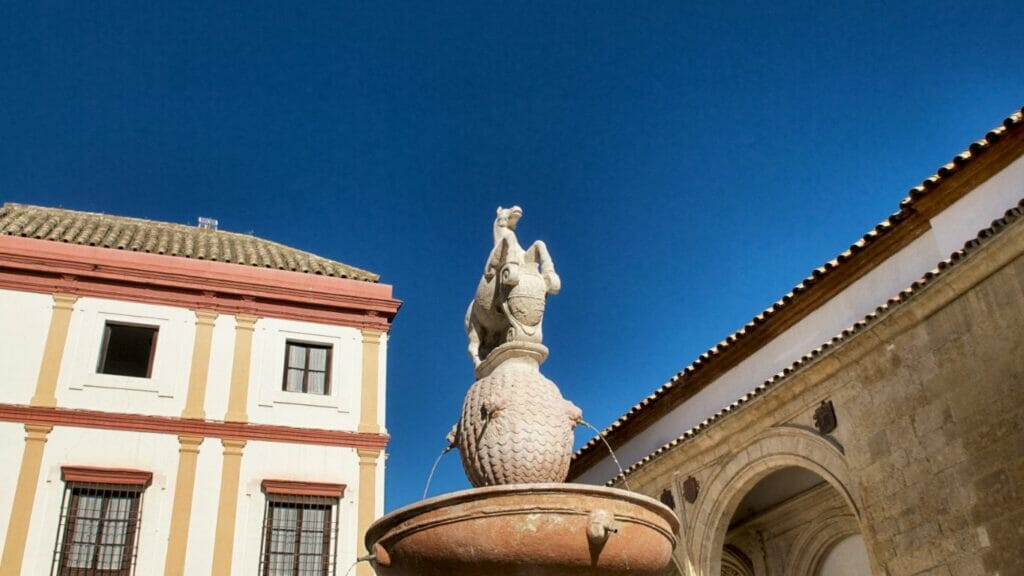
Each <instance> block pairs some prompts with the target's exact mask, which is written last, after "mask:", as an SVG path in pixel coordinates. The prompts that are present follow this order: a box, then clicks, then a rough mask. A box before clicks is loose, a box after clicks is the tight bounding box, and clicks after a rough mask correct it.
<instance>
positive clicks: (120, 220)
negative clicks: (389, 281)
mask: <svg viewBox="0 0 1024 576" xmlns="http://www.w3.org/2000/svg"><path fill="white" fill-rule="evenodd" d="M0 235H5V236H22V237H25V238H35V239H37V240H49V241H53V242H65V243H68V244H81V245H84V246H97V247H100V248H110V249H113V250H129V251H132V252H147V253H151V254H164V255H167V256H176V257H180V258H195V259H197V260H213V261H216V262H226V263H229V264H239V265H245V266H256V267H261V268H276V269H278V270H287V271H290V272H300V273H304V274H317V275H323V276H334V277H337V278H349V279H352V280H362V281H366V282H376V281H377V280H378V279H379V278H380V277H379V276H378V275H377V274H374V273H373V272H368V271H366V270H361V269H359V268H356V267H354V266H349V265H347V264H343V263H341V262H335V261H333V260H328V259H326V258H321V257H320V256H317V255H315V254H310V253H309V252H303V251H301V250H296V249H295V248H289V247H288V246H284V245H282V244H278V243H276V242H271V241H269V240H264V239H262V238H257V237H255V236H250V235H248V234H236V233H234V232H225V231H223V230H209V229H204V228H198V227H195V226H186V225H183V224H171V223H168V222H155V221H152V220H144V219H141V218H128V217H125V216H111V215H108V214H97V213H94V212H78V211H74V210H64V209H62V208H45V207H41V206H29V205H26V204H14V203H10V202H8V203H6V204H4V205H3V206H2V207H0Z"/></svg>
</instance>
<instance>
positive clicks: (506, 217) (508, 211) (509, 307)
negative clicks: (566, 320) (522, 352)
mask: <svg viewBox="0 0 1024 576" xmlns="http://www.w3.org/2000/svg"><path fill="white" fill-rule="evenodd" d="M522 216H523V210H522V208H520V207H518V206H513V207H511V208H500V207H499V208H498V213H497V217H496V218H495V219H494V247H493V248H492V249H491V254H490V255H489V256H488V257H487V264H486V265H485V266H484V274H483V276H482V277H481V278H480V284H479V285H478V286H477V289H476V296H475V297H474V298H473V301H472V302H470V304H469V309H468V310H466V334H467V336H468V337H469V355H470V356H471V357H472V358H473V365H474V366H479V365H480V362H482V361H483V360H484V359H485V358H487V355H488V354H490V353H491V351H492V350H494V349H495V348H497V347H498V346H501V345H502V344H506V343H508V342H514V341H519V342H533V343H537V344H540V343H541V341H542V339H543V332H542V330H541V323H542V320H543V318H544V303H545V299H546V297H547V295H548V294H557V293H558V291H559V289H560V288H561V285H562V281H561V280H560V279H559V278H558V274H556V273H555V265H554V262H552V260H551V255H550V254H548V249H547V246H545V245H544V242H541V241H540V240H538V241H536V242H534V243H533V244H531V245H530V247H529V248H527V249H526V250H523V247H522V246H520V245H519V240H518V239H517V238H516V233H515V230H516V225H517V224H518V223H519V219H520V218H522Z"/></svg>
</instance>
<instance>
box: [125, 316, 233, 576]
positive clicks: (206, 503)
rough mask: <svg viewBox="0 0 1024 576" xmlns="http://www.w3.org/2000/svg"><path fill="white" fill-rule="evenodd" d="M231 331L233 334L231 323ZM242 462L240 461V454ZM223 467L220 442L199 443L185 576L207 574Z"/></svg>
mask: <svg viewBox="0 0 1024 576" xmlns="http://www.w3.org/2000/svg"><path fill="white" fill-rule="evenodd" d="M231 329H232V330H234V322H233V321H232V324H231ZM242 458H243V461H244V458H245V454H244V453H243V455H242ZM223 464H224V448H223V446H222V445H221V443H220V440H218V439H217V438H207V439H205V440H203V443H202V444H200V445H199V456H198V457H197V459H196V483H195V488H194V490H193V492H192V517H191V519H190V521H189V528H188V548H187V549H186V550H185V574H209V573H210V567H211V566H212V565H213V545H214V543H215V542H216V538H215V535H216V531H217V505H218V501H219V500H220V478H221V472H222V470H223ZM175 474H177V468H175ZM137 574H139V575H141V574H142V572H138V571H137Z"/></svg>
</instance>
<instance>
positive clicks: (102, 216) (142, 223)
mask: <svg viewBox="0 0 1024 576" xmlns="http://www.w3.org/2000/svg"><path fill="white" fill-rule="evenodd" d="M19 210H27V211H39V212H40V213H45V214H48V215H51V216H56V215H58V214H66V215H68V217H80V218H91V219H95V220H97V221H104V220H106V221H110V222H114V223H120V224H122V225H127V226H138V227H151V228H165V229H170V230H173V231H175V232H178V233H182V234H186V233H187V234H211V235H216V236H217V237H218V238H223V239H234V240H237V241H240V242H246V241H251V242H254V243H258V244H259V245H260V246H261V247H262V248H277V249H280V250H282V251H283V252H287V253H291V254H294V255H299V256H302V257H304V258H306V259H308V260H309V261H310V263H311V264H312V268H311V269H310V270H308V271H306V270H301V269H293V268H289V267H274V266H270V268H272V269H279V270H284V271H288V272H296V273H300V274H306V273H309V274H321V273H322V271H321V272H318V271H317V270H316V269H313V268H317V269H321V268H322V266H320V263H328V264H329V265H330V266H334V267H337V268H338V269H340V270H341V272H340V273H336V274H335V273H327V274H325V275H327V276H333V277H337V278H348V279H351V280H359V281H363V282H378V281H379V280H380V275H379V274H376V273H374V272H370V271H369V270H364V269H362V268H358V267H355V266H351V265H349V264H345V263H344V262H338V261H336V260H331V259H329V258H324V257H322V256H319V255H317V254H313V253H311V252H307V251H305V250H300V249H298V248H295V247H292V246H288V245H286V244H281V243H280V242H275V241H273V240H267V239H265V238H262V237H259V236H254V235H252V234H244V233H240V232H230V231H227V230H208V229H202V228H198V227H194V226H190V225H188V224H179V223H175V222H164V221H160V220H150V219H147V218H138V217H134V216H118V215H114V214H106V213H103V212H90V211H85V210H71V209H67V208H54V207H48V206H37V205H34V204H24V203H20V202H5V203H3V204H2V205H0V217H5V216H7V215H8V214H10V213H12V212H15V211H19ZM0 235H4V236H19V237H23V238H32V239H36V240H43V241H50V242H53V241H58V240H52V239H48V238H44V237H41V236H39V235H37V234H33V233H24V232H20V231H19V232H13V233H12V232H10V231H3V232H0ZM60 242H65V241H64V240H60ZM83 245H84V244H83ZM98 247H100V248H105V249H113V247H111V246H98ZM127 249H128V250H129V251H132V252H140V253H144V254H161V253H160V252H153V251H150V250H143V249H135V248H127ZM173 257H176V258H188V259H195V260H209V261H212V262H224V263H228V264H236V265H247V266H255V267H261V266H259V265H257V264H249V263H242V262H238V261H234V260H223V259H218V258H205V257H202V256H199V257H196V256H190V255H184V254H181V255H173ZM262 267H267V266H262Z"/></svg>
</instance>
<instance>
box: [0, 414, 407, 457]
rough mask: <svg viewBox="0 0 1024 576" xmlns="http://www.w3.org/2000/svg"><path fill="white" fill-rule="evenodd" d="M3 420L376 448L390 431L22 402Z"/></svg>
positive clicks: (386, 439)
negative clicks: (55, 406)
mask: <svg viewBox="0 0 1024 576" xmlns="http://www.w3.org/2000/svg"><path fill="white" fill-rule="evenodd" d="M0 421H4V422H19V423H23V424H26V425H32V424H35V425H48V426H67V427H72V428H96V429H102V430H120V431H126V432H147V433H151V434H173V435H177V436H194V437H204V438H220V439H222V440H223V439H232V440H246V441H259V442H284V443H289V444H315V445H321V446H336V447H344V448H356V449H374V450H383V449H384V448H385V447H386V446H387V443H388V440H389V438H390V437H389V436H388V435H387V434H366V433H360V432H349V431H344V430H323V429H316V428H299V427H294V426H277V425H271V424H253V423H243V422H220V421H216V420H196V419H192V418H176V417H170V416H147V415H143V414H126V413H120V412H102V411H99V410H73V409H68V408H52V407H46V406H24V405H20V404H0Z"/></svg>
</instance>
